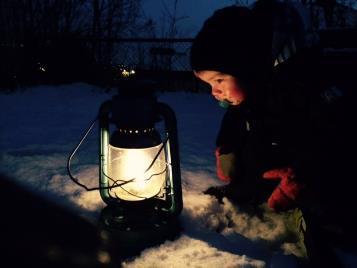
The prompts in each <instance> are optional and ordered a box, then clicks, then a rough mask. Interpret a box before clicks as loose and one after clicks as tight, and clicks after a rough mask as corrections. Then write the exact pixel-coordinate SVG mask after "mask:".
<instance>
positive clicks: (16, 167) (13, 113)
mask: <svg viewBox="0 0 357 268" xmlns="http://www.w3.org/2000/svg"><path fill="white" fill-rule="evenodd" d="M111 94H112V93H103V90H101V89H99V88H96V87H94V86H90V85H87V84H72V85H63V86H57V87H55V86H38V87H34V88H31V89H29V90H26V91H17V92H15V93H12V94H3V93H1V94H0V150H1V154H0V157H1V158H0V160H1V167H0V171H1V172H3V173H6V174H8V175H10V176H11V177H12V178H14V179H16V180H17V181H18V182H20V183H21V184H23V185H25V186H26V187H28V188H30V189H31V190H32V191H36V192H38V193H40V194H41V195H44V196H45V197H47V198H48V199H49V200H51V201H52V202H55V203H58V204H60V205H63V206H66V207H68V208H72V209H75V211H77V212H78V214H80V215H82V216H83V217H85V218H87V219H88V220H90V221H92V222H95V221H96V219H97V217H98V215H99V212H100V210H101V209H102V208H103V207H104V203H103V202H102V201H101V199H100V197H99V194H98V193H97V192H84V191H82V190H81V189H79V188H78V187H77V186H76V185H74V184H73V183H72V182H71V181H70V180H69V178H68V176H67V173H66V168H65V167H66V158H67V156H68V154H69V152H70V151H71V149H72V148H73V146H74V145H75V144H76V143H77V142H78V139H79V138H80V136H81V135H82V132H83V130H84V129H85V128H87V126H88V124H89V122H90V121H91V120H92V119H93V118H94V117H95V116H96V113H97V111H98V108H99V106H100V104H101V103H102V102H103V101H104V100H106V99H109V98H110V97H111ZM159 99H160V100H161V101H163V102H166V103H167V104H169V105H170V106H171V107H172V108H173V109H174V110H175V112H176V115H177V117H178V130H179V138H180V156H181V162H182V163H181V164H182V165H181V169H182V185H183V198H184V209H183V212H182V214H181V216H180V221H181V223H182V226H183V232H182V234H181V235H180V236H179V237H178V238H177V239H176V240H175V241H167V242H165V243H164V244H162V245H160V246H158V247H155V248H148V249H146V250H145V251H143V252H142V253H141V255H140V256H138V257H137V258H135V259H134V260H130V261H127V262H125V263H123V266H124V267H295V265H294V263H295V260H294V257H293V256H294V255H296V256H300V255H301V254H302V253H301V249H299V247H298V246H297V244H296V243H295V241H294V235H293V234H292V231H291V230H289V229H288V228H287V227H286V226H288V224H287V223H288V222H289V219H288V218H287V216H283V215H279V214H275V213H272V212H271V211H269V210H268V209H266V208H263V213H262V214H260V215H251V214H248V213H246V212H244V211H242V210H241V209H240V208H237V207H235V206H233V205H232V204H231V203H230V202H229V201H228V200H225V202H224V204H223V205H220V204H219V203H218V202H217V201H216V200H215V199H214V198H212V197H210V196H207V195H203V194H202V191H203V190H205V189H206V188H207V187H208V186H211V185H217V184H219V182H218V181H217V179H216V177H215V167H214V154H213V152H214V140H215V135H216V132H217V129H218V126H219V123H220V119H221V117H222V115H223V112H224V110H222V108H220V107H218V105H217V104H216V103H215V101H214V100H213V98H211V97H210V96H209V95H207V94H193V93H182V92H181V93H163V94H161V95H160V96H159ZM83 147H84V148H83V149H82V150H80V151H79V157H78V158H79V159H80V160H77V161H75V162H74V164H73V165H74V166H76V167H77V168H75V174H76V176H77V177H79V178H83V180H85V181H86V182H88V183H90V182H89V181H90V180H92V181H93V182H97V178H98V168H97V165H98V164H97V148H98V145H97V133H95V132H94V133H92V134H91V135H90V136H89V138H88V141H87V142H86V143H84V145H83ZM293 254H294V255H293Z"/></svg>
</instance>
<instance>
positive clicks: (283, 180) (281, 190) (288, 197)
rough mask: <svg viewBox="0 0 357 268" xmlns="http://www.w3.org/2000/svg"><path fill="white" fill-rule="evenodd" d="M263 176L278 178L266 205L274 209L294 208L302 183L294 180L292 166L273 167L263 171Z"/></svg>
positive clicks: (268, 178) (269, 178)
mask: <svg viewBox="0 0 357 268" xmlns="http://www.w3.org/2000/svg"><path fill="white" fill-rule="evenodd" d="M263 178H264V179H267V180H280V183H279V185H278V186H277V187H276V188H275V190H274V191H273V193H272V194H271V195H270V197H269V199H268V206H269V207H270V208H272V209H273V210H275V211H286V210H289V209H292V208H294V206H295V205H296V201H297V198H298V197H299V195H300V193H301V190H302V188H303V185H302V184H301V183H299V182H298V181H296V178H295V172H294V170H293V169H292V168H289V167H288V168H282V169H273V170H269V171H266V172H264V174H263Z"/></svg>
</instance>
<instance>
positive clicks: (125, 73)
mask: <svg viewBox="0 0 357 268" xmlns="http://www.w3.org/2000/svg"><path fill="white" fill-rule="evenodd" d="M121 75H122V76H124V77H129V76H130V72H128V71H127V70H125V69H124V70H122V71H121Z"/></svg>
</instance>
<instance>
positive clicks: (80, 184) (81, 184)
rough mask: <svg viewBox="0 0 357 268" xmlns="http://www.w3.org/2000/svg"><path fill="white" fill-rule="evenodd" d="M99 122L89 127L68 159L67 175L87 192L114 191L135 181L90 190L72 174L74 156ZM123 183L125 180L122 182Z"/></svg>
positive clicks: (93, 122)
mask: <svg viewBox="0 0 357 268" xmlns="http://www.w3.org/2000/svg"><path fill="white" fill-rule="evenodd" d="M97 121H98V117H96V118H95V119H94V120H93V121H92V123H91V125H90V126H89V128H88V129H87V130H86V131H85V133H84V135H83V136H82V138H81V140H80V141H79V143H78V144H77V146H76V147H75V148H74V149H73V151H72V152H71V154H70V156H69V157H68V159H67V173H68V176H69V178H70V179H71V180H72V181H73V182H74V183H75V184H77V185H78V186H80V187H82V188H84V189H86V190H87V191H98V190H102V189H103V190H104V189H112V188H116V187H121V186H123V185H125V184H127V183H130V182H132V181H133V180H134V179H133V180H128V181H124V182H122V183H119V184H118V183H117V182H118V181H120V180H116V181H115V184H114V185H112V186H108V187H92V188H89V187H87V186H86V185H84V184H83V183H80V182H79V180H78V179H77V178H75V177H74V176H73V174H72V171H71V161H72V158H73V157H74V155H75V154H76V152H77V151H78V149H79V147H80V146H81V145H82V143H83V142H84V140H85V139H86V138H87V136H88V135H89V133H90V132H91V131H92V129H93V127H94V125H95V123H96V122H97ZM122 181H123V180H122Z"/></svg>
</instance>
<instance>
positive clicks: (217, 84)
mask: <svg viewBox="0 0 357 268" xmlns="http://www.w3.org/2000/svg"><path fill="white" fill-rule="evenodd" d="M194 74H195V76H196V77H197V78H199V79H201V80H202V81H204V82H206V83H208V84H209V85H210V86H211V88H212V92H211V93H212V95H213V96H214V97H215V98H216V99H217V100H219V101H228V102H229V104H230V105H239V104H240V103H241V102H242V101H243V100H244V99H245V92H244V90H243V89H242V88H241V87H240V86H239V84H238V81H237V79H236V78H235V77H234V76H232V75H229V74H225V73H220V72H217V71H199V72H196V71H195V72H194Z"/></svg>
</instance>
